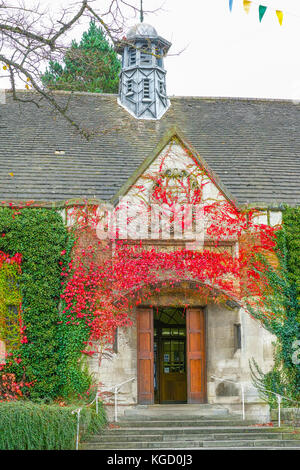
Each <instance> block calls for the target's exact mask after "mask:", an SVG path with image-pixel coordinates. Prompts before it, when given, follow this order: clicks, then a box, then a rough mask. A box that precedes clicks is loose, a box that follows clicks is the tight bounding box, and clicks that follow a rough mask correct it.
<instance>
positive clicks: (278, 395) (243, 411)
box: [211, 375, 299, 427]
mask: <svg viewBox="0 0 300 470" xmlns="http://www.w3.org/2000/svg"><path fill="white" fill-rule="evenodd" d="M211 378H212V379H214V380H218V381H220V382H229V383H233V384H236V385H239V386H240V387H241V392H242V414H243V420H245V416H246V415H245V388H244V384H243V383H241V382H236V381H234V380H229V379H222V378H220V377H216V376H215V375H211ZM249 385H250V387H252V388H254V389H255V390H258V391H264V392H269V393H273V395H276V398H277V403H278V427H280V426H281V402H282V399H284V400H288V401H291V402H293V403H296V404H297V405H299V402H297V401H296V400H292V399H291V398H288V397H286V396H285V395H280V394H279V393H277V392H273V391H272V390H268V389H267V388H264V389H263V390H261V389H259V388H257V387H255V386H254V385H251V384H249Z"/></svg>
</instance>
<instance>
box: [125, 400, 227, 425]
mask: <svg viewBox="0 0 300 470" xmlns="http://www.w3.org/2000/svg"><path fill="white" fill-rule="evenodd" d="M158 416H159V418H160V419H161V420H169V421H176V420H178V419H187V420H188V419H191V418H201V417H205V418H211V419H213V418H218V417H228V416H229V411H228V409H227V408H223V407H219V406H215V405H208V404H205V405H181V406H180V405H177V406H176V407H175V406H172V405H165V406H164V405H152V406H148V407H145V408H140V407H136V408H132V409H129V410H125V413H124V416H122V417H120V420H126V421H127V420H139V421H142V420H156V419H157V417H158Z"/></svg>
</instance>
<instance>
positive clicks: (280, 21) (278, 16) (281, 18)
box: [276, 10, 283, 26]
mask: <svg viewBox="0 0 300 470" xmlns="http://www.w3.org/2000/svg"><path fill="white" fill-rule="evenodd" d="M276 15H277V18H278V21H279V24H280V26H282V21H283V11H281V10H276Z"/></svg>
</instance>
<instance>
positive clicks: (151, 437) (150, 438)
mask: <svg viewBox="0 0 300 470" xmlns="http://www.w3.org/2000/svg"><path fill="white" fill-rule="evenodd" d="M230 439H231V440H232V439H233V440H256V439H257V440H260V439H270V440H271V439H275V440H276V439H277V440H282V434H280V433H276V434H275V433H272V434H271V433H269V434H268V433H255V434H254V433H240V434H239V433H220V434H199V433H197V434H185V435H184V434H168V435H163V434H158V435H155V434H142V435H141V434H134V435H129V436H128V435H122V436H120V435H107V434H106V435H104V436H93V437H91V438H90V440H89V442H99V443H101V444H105V443H107V444H110V443H112V442H118V443H119V444H121V443H122V444H123V443H126V442H145V441H147V442H163V441H170V442H171V441H212V440H220V441H224V440H230ZM299 443H300V441H299Z"/></svg>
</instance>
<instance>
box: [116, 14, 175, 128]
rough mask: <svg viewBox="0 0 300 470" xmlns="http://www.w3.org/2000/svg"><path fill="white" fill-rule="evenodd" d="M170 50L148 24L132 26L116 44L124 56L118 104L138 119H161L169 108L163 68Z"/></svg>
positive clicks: (168, 43)
mask: <svg viewBox="0 0 300 470" xmlns="http://www.w3.org/2000/svg"><path fill="white" fill-rule="evenodd" d="M170 47H171V43H170V42H168V41H167V40H166V39H163V38H162V37H160V36H159V35H158V34H157V31H156V29H155V28H154V27H153V26H151V25H149V24H147V23H139V24H137V25H135V26H133V27H132V28H131V29H130V30H129V31H128V33H127V35H126V38H124V39H123V40H122V41H120V42H119V43H118V44H117V47H116V51H117V52H118V53H119V54H121V55H122V71H121V74H120V88H119V104H120V105H121V106H123V107H124V108H125V109H126V110H127V111H128V112H129V113H131V114H132V115H133V116H134V117H136V118H137V119H160V118H161V117H162V116H163V115H164V113H165V112H166V111H167V109H168V108H169V106H170V101H169V99H168V97H167V91H166V70H165V68H164V57H165V56H166V54H167V52H168V50H169V49H170Z"/></svg>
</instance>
